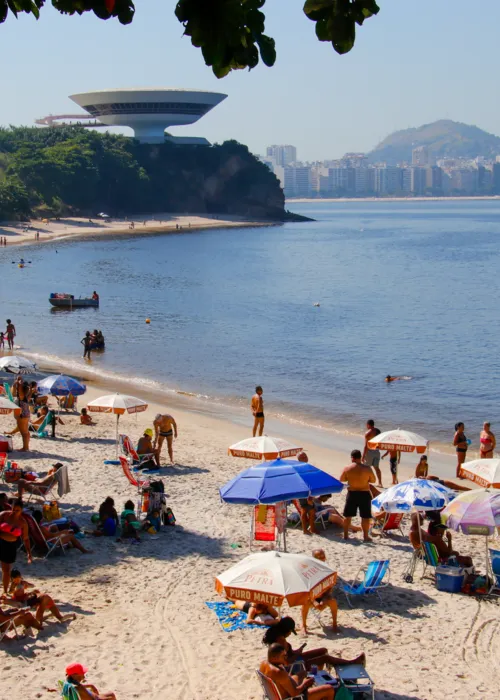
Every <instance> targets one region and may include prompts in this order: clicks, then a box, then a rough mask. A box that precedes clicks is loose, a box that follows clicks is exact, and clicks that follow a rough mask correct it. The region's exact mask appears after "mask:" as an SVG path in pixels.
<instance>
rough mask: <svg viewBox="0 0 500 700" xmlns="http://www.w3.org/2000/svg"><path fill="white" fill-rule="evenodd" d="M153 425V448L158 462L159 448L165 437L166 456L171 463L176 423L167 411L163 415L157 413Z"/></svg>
mask: <svg viewBox="0 0 500 700" xmlns="http://www.w3.org/2000/svg"><path fill="white" fill-rule="evenodd" d="M153 425H154V429H155V439H154V442H153V448H154V449H155V450H156V454H157V460H158V464H159V463H160V455H161V448H162V446H163V441H164V440H165V438H166V440H167V448H168V456H169V457H170V462H171V463H172V464H173V463H174V450H173V442H174V437H175V439H176V440H177V423H176V422H175V420H174V418H173V417H172V416H170V415H168V413H167V414H164V415H162V414H161V413H157V414H156V416H155V419H154V422H153Z"/></svg>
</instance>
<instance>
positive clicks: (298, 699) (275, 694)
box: [256, 671, 306, 700]
mask: <svg viewBox="0 0 500 700" xmlns="http://www.w3.org/2000/svg"><path fill="white" fill-rule="evenodd" d="M256 673H257V677H258V679H259V681H260V684H261V686H262V691H263V693H264V698H265V700H281V694H280V691H279V690H278V688H277V686H276V683H275V682H274V681H273V680H271V679H270V678H268V677H267V676H265V675H264V674H263V673H261V672H260V671H256ZM283 700H306V696H305V695H304V694H303V693H302V694H301V695H294V696H293V697H292V696H290V697H288V698H283Z"/></svg>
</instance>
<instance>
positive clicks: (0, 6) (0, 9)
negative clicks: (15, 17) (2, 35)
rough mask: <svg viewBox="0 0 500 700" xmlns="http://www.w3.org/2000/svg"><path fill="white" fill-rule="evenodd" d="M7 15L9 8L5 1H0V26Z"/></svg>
mask: <svg viewBox="0 0 500 700" xmlns="http://www.w3.org/2000/svg"><path fill="white" fill-rule="evenodd" d="M8 14H9V6H8V4H7V0H0V24H1V23H2V22H5V20H6V19H7V15H8Z"/></svg>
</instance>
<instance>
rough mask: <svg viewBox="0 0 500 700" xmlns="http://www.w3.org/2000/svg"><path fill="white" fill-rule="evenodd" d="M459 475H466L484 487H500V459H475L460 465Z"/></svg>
mask: <svg viewBox="0 0 500 700" xmlns="http://www.w3.org/2000/svg"><path fill="white" fill-rule="evenodd" d="M459 476H464V477H465V478H466V479H469V481H473V482H474V483H475V484H479V486H484V488H494V489H500V459H474V460H473V461H472V462H465V463H464V464H462V466H461V467H460V474H459Z"/></svg>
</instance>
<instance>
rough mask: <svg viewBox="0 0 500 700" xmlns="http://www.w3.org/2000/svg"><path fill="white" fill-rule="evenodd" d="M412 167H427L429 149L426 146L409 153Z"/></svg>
mask: <svg viewBox="0 0 500 700" xmlns="http://www.w3.org/2000/svg"><path fill="white" fill-rule="evenodd" d="M411 164H412V165H422V166H423V165H429V149H428V148H427V146H418V147H417V148H414V149H413V151H412V152H411Z"/></svg>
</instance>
